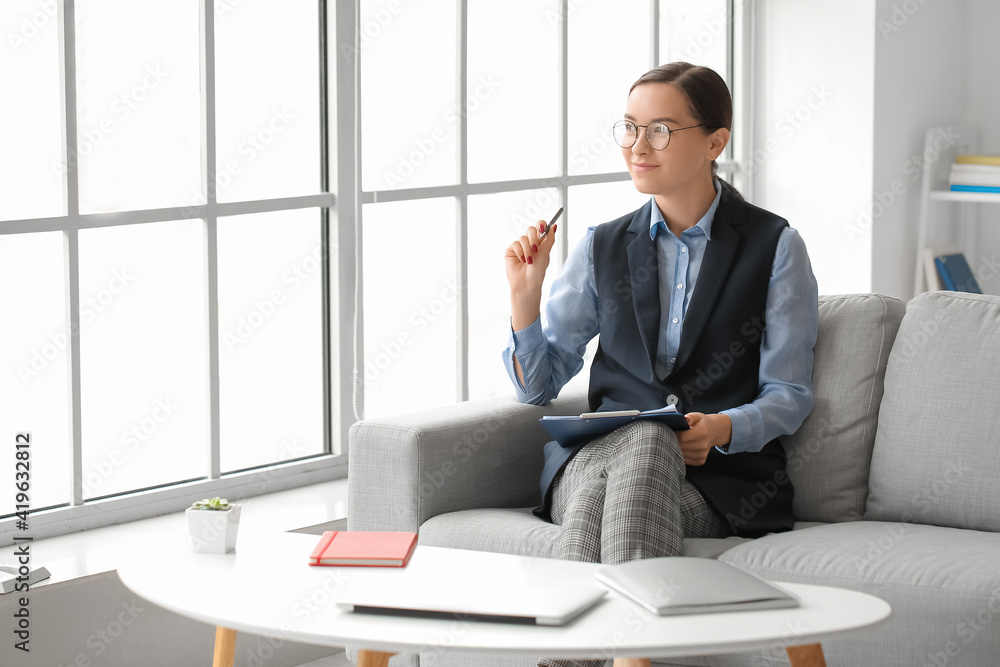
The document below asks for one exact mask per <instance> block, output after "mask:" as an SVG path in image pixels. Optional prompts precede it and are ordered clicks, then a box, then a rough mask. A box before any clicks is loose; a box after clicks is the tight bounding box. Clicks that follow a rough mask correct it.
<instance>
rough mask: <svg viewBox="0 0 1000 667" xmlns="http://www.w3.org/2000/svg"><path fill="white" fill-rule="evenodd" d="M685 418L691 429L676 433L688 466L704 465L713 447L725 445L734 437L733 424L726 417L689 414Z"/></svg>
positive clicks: (698, 413) (696, 413) (697, 413)
mask: <svg viewBox="0 0 1000 667" xmlns="http://www.w3.org/2000/svg"><path fill="white" fill-rule="evenodd" d="M684 416H685V417H686V418H687V422H688V426H689V427H690V428H688V430H686V431H676V433H677V442H679V443H680V445H681V453H682V454H684V463H686V464H688V465H691V466H700V465H703V464H704V463H705V460H706V459H707V458H708V453H709V452H710V451H712V447H718V446H721V445H725V444H727V443H728V442H729V441H730V440H731V439H732V437H733V422H732V420H730V419H729V417H727V416H726V415H706V414H703V413H701V412H689V413H687V414H686V415H684Z"/></svg>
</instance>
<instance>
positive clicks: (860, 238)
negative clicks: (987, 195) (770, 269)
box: [751, 0, 1000, 299]
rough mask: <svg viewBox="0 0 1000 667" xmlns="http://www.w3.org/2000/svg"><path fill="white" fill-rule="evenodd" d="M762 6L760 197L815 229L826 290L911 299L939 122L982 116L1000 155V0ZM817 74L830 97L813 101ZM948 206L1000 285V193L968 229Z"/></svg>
mask: <svg viewBox="0 0 1000 667" xmlns="http://www.w3.org/2000/svg"><path fill="white" fill-rule="evenodd" d="M756 6H757V18H756V25H757V34H756V52H755V57H756V65H755V72H754V76H755V82H754V85H755V102H754V112H755V127H754V131H755V141H756V146H757V150H756V156H755V158H756V161H755V163H754V164H755V173H754V177H755V183H754V187H753V190H752V192H751V195H752V199H753V201H754V202H755V203H757V204H759V205H761V206H764V207H765V208H768V209H771V210H773V211H774V212H776V213H778V214H780V215H783V216H785V217H786V218H788V220H789V221H790V222H791V223H792V225H793V226H794V227H796V228H798V229H799V230H800V232H802V235H803V237H804V238H805V239H806V243H807V245H808V247H809V252H810V256H811V257H812V259H813V268H814V270H815V272H816V276H817V279H818V280H819V285H820V292H821V293H826V294H829V293H833V292H854V291H868V290H872V291H876V292H883V293H886V294H891V295H893V296H897V297H900V298H902V299H909V298H910V297H911V296H912V290H913V274H914V269H915V266H914V261H915V256H916V250H917V247H916V246H917V226H918V216H919V210H920V175H921V173H922V171H921V170H922V169H923V166H924V165H923V162H922V160H921V159H920V155H921V154H922V152H923V142H924V133H925V132H926V130H927V128H928V127H929V126H932V125H940V124H949V123H954V124H961V123H965V124H969V125H972V126H975V127H978V128H979V134H980V145H979V151H980V152H982V153H993V154H1000V122H997V119H998V118H1000V74H998V72H1000V40H997V39H996V33H997V29H998V28H1000V2H997V0H848V1H846V2H836V3H832V2H825V1H822V0H761V1H760V2H759V3H756ZM816 85H819V86H820V87H822V86H825V87H826V89H827V91H828V92H829V94H830V97H829V100H827V101H825V102H823V104H822V105H819V106H818V108H815V109H808V103H809V102H810V97H809V92H810V90H811V89H812V88H813V87H814V86H816ZM812 101H814V102H815V101H816V98H813V100H812ZM803 104H806V108H807V109H808V112H809V113H807V112H806V111H803V110H802V105H803ZM796 109H798V110H799V111H800V117H802V118H805V121H804V122H801V123H798V124H797V125H796V124H794V123H790V122H789V120H788V114H789V113H794V112H795V110H796ZM769 148H770V150H768V149H769ZM936 206H937V208H936V209H935V210H936V214H937V218H936V219H937V220H939V221H940V224H939V227H938V228H939V230H943V233H942V235H941V236H940V237H939V238H938V239H937V241H938V243H942V244H943V243H950V244H952V245H956V246H958V247H960V248H961V249H962V250H964V251H965V253H966V255H967V256H968V258H969V262H970V264H971V265H972V267H973V270H974V271H976V272H977V277H978V278H979V282H980V285H981V286H982V287H983V291H985V292H988V293H994V294H1000V270H997V271H991V270H989V269H990V267H991V266H1000V206H996V205H993V206H988V205H979V206H977V207H976V211H975V216H974V217H975V218H976V219H977V220H978V224H976V225H974V226H973V227H972V228H971V229H970V230H969V231H970V233H969V234H967V235H966V236H962V235H961V234H959V233H958V232H957V226H955V225H952V226H951V227H950V228H949V226H948V225H947V219H948V216H950V215H955V216H956V217H957V214H958V213H959V210H958V208H957V207H955V206H954V205H952V206H950V207H949V206H946V205H940V204H938V205H936ZM872 213H874V214H875V216H874V218H873V217H872Z"/></svg>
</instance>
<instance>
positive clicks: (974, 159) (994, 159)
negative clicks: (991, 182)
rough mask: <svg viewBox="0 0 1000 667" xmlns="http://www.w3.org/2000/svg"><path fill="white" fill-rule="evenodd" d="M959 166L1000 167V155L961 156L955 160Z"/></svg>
mask: <svg viewBox="0 0 1000 667" xmlns="http://www.w3.org/2000/svg"><path fill="white" fill-rule="evenodd" d="M955 162H957V163H958V164H985V165H993V166H997V167H1000V155H959V156H957V157H956V158H955Z"/></svg>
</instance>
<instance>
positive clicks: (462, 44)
mask: <svg viewBox="0 0 1000 667" xmlns="http://www.w3.org/2000/svg"><path fill="white" fill-rule="evenodd" d="M735 4H736V5H742V4H743V3H735ZM444 6H445V10H444V12H443V13H441V14H434V15H433V16H431V15H430V12H421V11H419V10H417V9H416V8H415V7H411V6H410V5H408V4H406V3H392V2H389V3H387V2H385V1H384V0H362V2H361V3H360V7H361V15H360V26H361V34H362V40H361V55H362V63H361V79H362V80H361V83H362V85H361V89H362V94H361V122H362V127H363V128H364V131H363V132H362V136H361V141H362V156H363V163H364V167H363V178H362V192H361V195H360V196H361V198H362V201H363V210H362V226H363V229H364V239H363V244H362V247H363V253H362V264H363V266H364V295H365V296H364V309H363V310H364V318H363V328H364V336H363V338H364V361H363V364H364V374H363V378H364V382H363V388H364V391H363V397H364V415H365V416H366V417H374V416H378V415H384V414H388V413H394V412H403V411H410V410H416V409H420V408H423V407H428V406H431V405H442V404H447V403H452V402H454V401H456V400H465V399H469V398H482V397H486V396H493V395H497V394H507V393H510V391H511V389H510V381H509V380H508V378H507V375H506V373H505V372H504V370H503V366H502V364H501V361H500V352H501V350H502V349H503V348H504V347H505V346H506V344H507V331H508V327H509V319H508V318H509V313H510V301H509V292H508V289H507V283H506V279H505V277H504V267H503V251H504V249H505V248H506V247H507V245H508V244H509V243H510V242H511V241H512V240H514V239H515V238H516V237H518V236H520V235H521V234H523V233H524V230H525V229H526V228H527V227H528V226H529V225H530V224H533V223H534V222H535V221H537V220H539V219H549V218H550V217H551V216H552V214H553V213H555V211H556V210H557V209H558V208H559V207H560V206H565V207H566V213H565V217H563V218H562V220H563V222H562V223H561V224H560V238H559V239H558V240H557V244H556V249H555V251H554V252H555V255H554V261H553V264H552V265H550V269H549V272H548V276H549V277H548V278H547V281H548V285H546V287H545V288H543V289H544V292H545V293H546V294H547V292H548V286H549V285H550V284H551V280H552V277H553V276H555V275H556V274H557V273H558V270H559V265H560V264H561V262H562V261H564V260H565V257H566V254H567V252H568V251H569V249H570V248H571V247H573V245H575V243H576V242H577V241H579V239H581V238H582V237H583V235H584V233H585V231H586V228H587V227H588V226H590V225H594V224H598V223H600V222H604V221H606V220H611V219H613V218H615V217H617V216H619V215H622V214H623V213H625V212H627V211H629V210H632V209H634V208H636V207H638V206H639V205H641V204H642V203H643V202H644V201H645V200H646V197H645V196H644V195H641V194H639V193H637V192H636V191H635V189H634V188H633V187H632V185H631V182H630V180H629V176H628V173H627V171H625V168H624V165H623V164H622V159H621V152H620V149H619V148H618V146H617V145H616V144H615V143H614V139H613V138H612V135H611V126H612V124H613V123H614V121H615V120H617V119H619V118H620V117H621V114H622V112H623V109H624V104H625V99H626V95H627V92H628V89H629V87H630V86H631V84H632V82H633V81H634V80H635V79H636V78H637V77H638V76H639V75H640V74H642V73H643V72H645V71H646V70H647V69H650V68H651V67H654V66H656V65H657V64H659V63H661V62H668V61H671V60H688V61H691V62H695V63H698V64H702V65H707V66H709V67H712V68H714V69H715V70H716V71H718V72H719V73H720V74H722V75H723V76H724V77H725V78H726V79H727V80H728V81H729V82H730V84H731V86H732V87H734V88H735V90H736V91H737V93H739V92H741V90H742V89H741V87H740V86H741V85H742V80H741V79H740V77H739V76H737V75H738V74H739V72H736V71H735V69H734V67H733V66H732V64H731V62H732V59H733V56H734V39H736V37H737V35H736V31H734V29H733V27H734V26H739V25H742V23H741V21H742V17H741V15H736V14H734V11H737V12H742V11H743V9H742V7H740V9H738V10H737V9H735V8H734V3H732V2H729V1H727V0H710V1H707V2H706V1H704V0H697V1H696V0H685V1H683V2H676V1H674V2H659V3H650V2H648V0H626V1H623V2H615V3H610V2H609V3H583V2H576V1H575V0H544V1H541V2H539V1H538V0H530V1H529V0H524V1H520V0H518V1H515V2H513V3H511V2H505V3H492V2H485V1H482V0H467V1H463V2H456V3H445V5H444ZM512 36H515V37H512ZM737 47H738V48H742V47H741V46H738V45H737ZM737 104H738V105H739V100H737ZM739 108H740V109H741V108H742V107H739ZM739 123H740V126H738V127H737V129H736V133H735V134H737V136H738V132H739V131H740V129H741V126H742V120H740V121H739ZM734 143H736V142H734ZM734 151H735V152H734ZM740 154H741V153H740V149H739V148H738V147H736V148H731V149H730V152H729V153H728V154H727V156H726V158H727V159H725V160H723V161H722V162H721V164H720V171H721V173H722V174H723V175H724V176H727V177H729V178H734V179H735V181H736V182H735V184H736V185H737V187H745V186H746V183H745V182H743V181H742V175H741V174H740V172H739V170H738V168H737V162H736V159H737V158H738V157H739V156H740ZM402 276H405V277H406V279H405V280H401V277H402Z"/></svg>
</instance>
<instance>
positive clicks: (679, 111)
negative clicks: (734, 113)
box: [622, 83, 729, 195]
mask: <svg viewBox="0 0 1000 667" xmlns="http://www.w3.org/2000/svg"><path fill="white" fill-rule="evenodd" d="M625 119H626V120H630V121H632V122H634V123H636V124H638V125H647V124H650V123H656V122H663V123H664V124H666V126H667V127H669V128H670V129H671V130H676V129H678V128H681V127H689V126H691V125H697V124H698V121H697V120H695V118H694V116H692V115H691V110H690V108H689V105H688V99H687V95H685V94H684V93H683V92H682V91H681V89H680V88H677V87H676V86H673V85H671V84H669V83H643V84H640V85H638V86H636V87H635V88H634V89H633V90H632V93H631V94H630V95H629V97H628V104H627V105H626V112H625ZM720 133H724V135H725V136H724V138H721V137H720ZM728 138H729V133H728V130H725V129H722V130H716V131H715V132H713V133H711V134H706V133H705V130H704V129H703V128H701V127H695V128H691V129H689V130H684V131H682V132H673V131H671V133H670V143H669V144H668V145H667V147H666V148H664V149H663V150H658V151H657V150H653V149H652V148H650V146H649V143H647V141H646V129H645V128H643V127H640V128H639V131H638V137H637V139H636V142H635V144H633V145H632V147H631V148H623V149H622V157H624V158H625V164H626V165H627V166H628V171H629V173H630V174H631V175H632V182H633V183H634V184H635V187H636V189H637V190H638V191H639V192H642V193H645V194H651V195H658V194H662V195H670V194H675V193H679V192H683V191H685V190H686V189H687V188H688V187H689V186H690V185H691V184H692V183H695V182H697V181H698V180H699V179H706V178H710V174H711V173H712V160H714V159H715V158H716V157H718V155H719V154H721V153H722V149H724V148H725V146H726V141H728ZM720 143H721V145H720Z"/></svg>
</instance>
